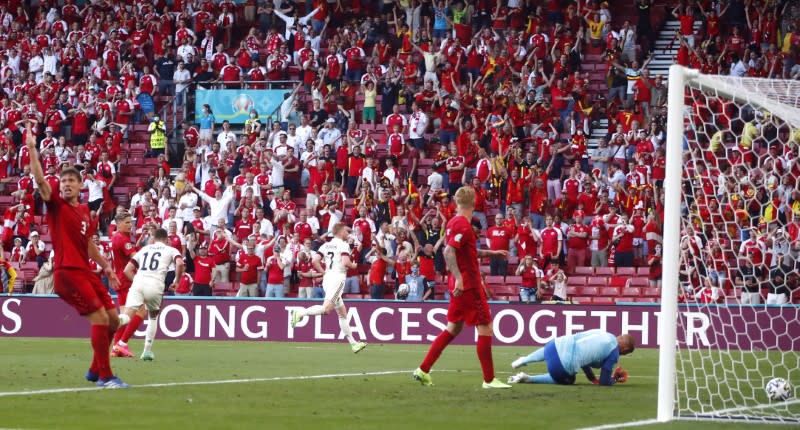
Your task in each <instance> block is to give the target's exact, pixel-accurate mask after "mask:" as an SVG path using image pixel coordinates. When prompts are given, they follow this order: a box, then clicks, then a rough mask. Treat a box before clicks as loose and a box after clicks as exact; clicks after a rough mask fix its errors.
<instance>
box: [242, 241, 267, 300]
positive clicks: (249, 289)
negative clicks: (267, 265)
mask: <svg viewBox="0 0 800 430" xmlns="http://www.w3.org/2000/svg"><path fill="white" fill-rule="evenodd" d="M245 243H246V245H245V254H243V255H240V256H239V260H238V261H237V262H236V272H237V273H239V291H238V292H237V293H236V297H258V271H259V269H261V267H262V266H263V264H262V262H261V257H259V256H258V255H256V253H255V252H256V244H255V241H252V240H248V241H246V242H245Z"/></svg>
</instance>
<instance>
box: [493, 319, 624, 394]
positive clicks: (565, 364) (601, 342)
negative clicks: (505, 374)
mask: <svg viewBox="0 0 800 430" xmlns="http://www.w3.org/2000/svg"><path fill="white" fill-rule="evenodd" d="M635 347H636V342H635V341H634V340H633V337H632V336H631V335H629V334H623V335H621V336H614V335H613V334H611V333H607V332H605V331H603V330H588V331H584V332H581V333H576V334H573V335H569V336H561V337H557V338H555V339H553V340H551V341H550V342H548V343H547V344H546V345H545V346H544V347H542V348H539V349H537V350H536V351H534V352H532V353H531V354H530V355H528V356H526V357H520V358H518V359H516V360H514V362H513V363H511V367H513V368H515V369H518V368H520V367H522V366H527V365H528V363H536V362H540V361H544V362H547V373H545V374H543V375H528V374H526V373H523V372H520V373H518V374H516V375H513V376H510V377H509V378H508V383H509V384H517V383H529V384H559V385H572V384H574V383H575V375H577V374H578V371H579V370H583V373H584V374H586V378H587V379H589V381H591V382H592V384H597V385H605V386H609V385H614V384H621V383H623V382H625V381H627V380H628V372H626V371H625V370H623V369H622V367H617V368H616V369H615V368H614V366H615V365H616V364H617V361H619V356H620V355H627V354H630V353H632V352H633V350H634V348H635ZM593 368H594V369H598V368H599V369H601V370H600V378H599V379H598V378H597V377H596V376H595V374H594V371H593V370H592V369H593Z"/></svg>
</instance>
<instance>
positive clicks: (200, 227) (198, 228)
mask: <svg viewBox="0 0 800 430" xmlns="http://www.w3.org/2000/svg"><path fill="white" fill-rule="evenodd" d="M191 213H192V219H191V220H190V221H189V223H190V224H192V227H193V228H194V231H195V233H197V234H202V235H206V234H208V225H207V224H206V221H205V219H203V210H202V208H200V206H195V207H193V208H192V209H191Z"/></svg>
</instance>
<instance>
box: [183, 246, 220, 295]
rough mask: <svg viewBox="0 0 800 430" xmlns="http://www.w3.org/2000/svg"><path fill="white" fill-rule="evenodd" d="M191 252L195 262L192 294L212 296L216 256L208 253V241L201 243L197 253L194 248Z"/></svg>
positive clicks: (190, 249)
mask: <svg viewBox="0 0 800 430" xmlns="http://www.w3.org/2000/svg"><path fill="white" fill-rule="evenodd" d="M189 254H190V255H191V257H192V261H193V263H194V285H192V295H193V296H211V295H212V293H213V291H214V278H215V277H216V267H217V264H216V262H215V260H214V258H212V257H210V256H209V255H208V243H206V242H203V243H201V244H200V245H199V246H198V251H197V253H196V254H195V251H194V249H193V248H189Z"/></svg>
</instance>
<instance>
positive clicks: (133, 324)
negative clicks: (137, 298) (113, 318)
mask: <svg viewBox="0 0 800 430" xmlns="http://www.w3.org/2000/svg"><path fill="white" fill-rule="evenodd" d="M142 321H143V320H142V317H140V316H139V314H133V318H131V321H130V322H129V323H128V325H126V326H125V330H117V331H124V332H125V333H123V334H122V337H120V338H119V339H118V340H121V341H123V342H125V343H128V341H129V340H130V339H131V337H132V336H133V334H134V333H136V329H137V328H139V325H140V324H141V323H142Z"/></svg>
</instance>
